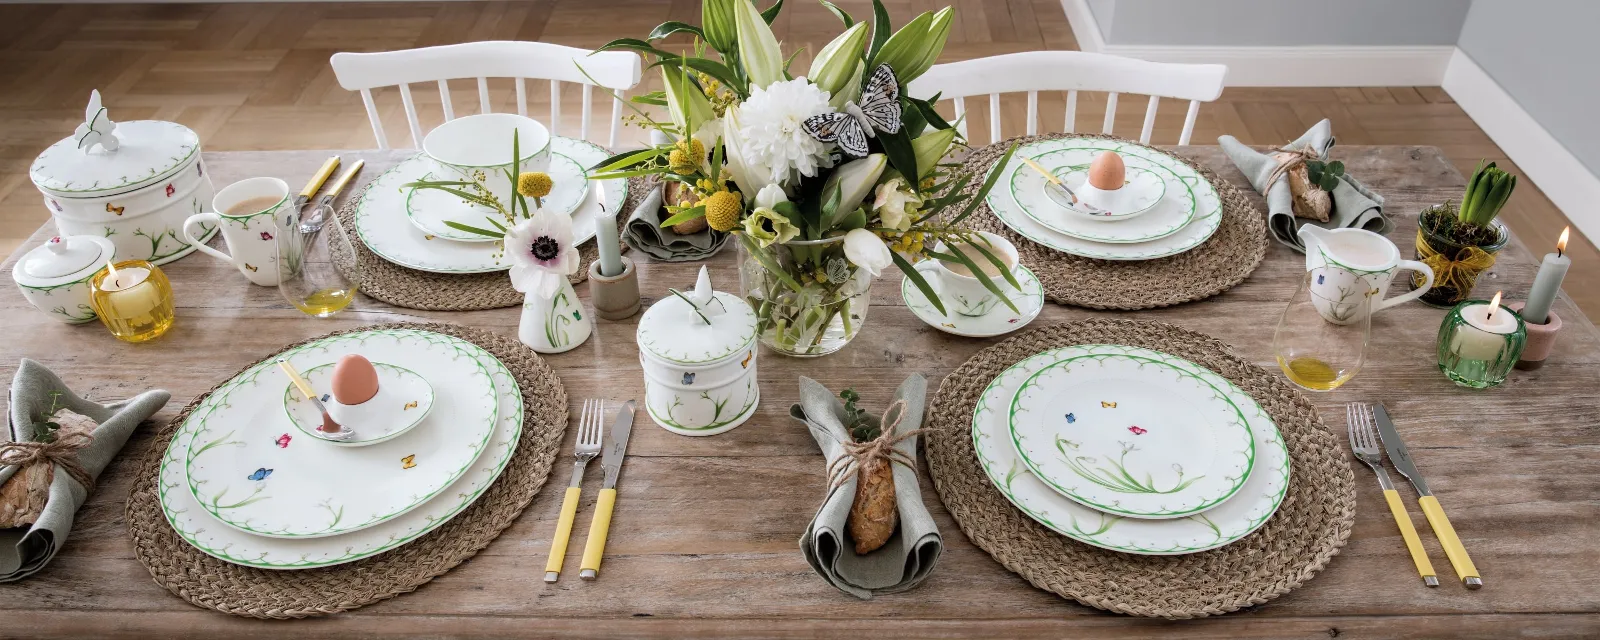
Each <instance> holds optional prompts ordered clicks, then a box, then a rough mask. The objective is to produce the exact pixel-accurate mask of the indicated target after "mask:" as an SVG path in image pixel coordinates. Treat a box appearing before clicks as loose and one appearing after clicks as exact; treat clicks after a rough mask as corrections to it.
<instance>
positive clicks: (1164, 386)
mask: <svg viewBox="0 0 1600 640" xmlns="http://www.w3.org/2000/svg"><path fill="white" fill-rule="evenodd" d="M1010 425H1011V439H1012V444H1013V445H1015V446H1016V448H1017V455H1019V456H1020V457H1021V458H1022V461H1023V463H1024V464H1026V465H1027V466H1028V469H1029V470H1030V471H1032V472H1033V474H1034V475H1035V476H1037V477H1038V478H1039V479H1040V480H1043V481H1044V482H1045V484H1047V485H1050V487H1051V488H1053V489H1055V490H1056V491H1058V492H1060V493H1061V495H1064V496H1066V497H1068V498H1071V499H1073V500H1076V501H1078V502H1080V503H1082V504H1083V505H1084V506H1088V507H1091V508H1094V509H1096V510H1099V511H1103V512H1106V513H1110V514H1114V515H1122V516H1129V517H1134V518H1182V517H1184V516H1191V515H1194V514H1197V513H1200V512H1202V511H1205V510H1207V509H1210V508H1212V507H1215V506H1217V505H1219V504H1222V503H1223V502H1224V501H1226V500H1227V499H1228V498H1231V497H1233V494H1234V493H1235V492H1237V491H1238V490H1239V488H1240V487H1241V486H1243V485H1244V482H1245V479H1246V478H1248V477H1249V475H1250V469H1251V466H1252V464H1254V461H1255V440H1254V439H1253V438H1252V437H1251V435H1250V426H1249V424H1247V423H1246V422H1245V419H1244V413H1243V412H1242V411H1240V410H1239V408H1238V407H1236V406H1235V405H1234V404H1233V401H1232V400H1230V399H1229V398H1228V396H1227V395H1226V394H1224V393H1222V392H1221V391H1218V390H1217V389H1216V388H1215V387H1213V386H1212V385H1211V384H1210V383H1208V382H1206V381H1205V380H1203V379H1201V378H1200V376H1199V375H1197V374H1195V373H1193V372H1192V371H1190V370H1189V369H1187V368H1183V367H1178V366H1174V365H1171V364H1168V363H1167V362H1165V361H1163V360H1155V359H1151V358H1141V357H1138V356H1130V355H1123V354H1117V353H1094V354H1083V355H1078V356H1072V357H1068V358H1062V359H1060V360H1058V361H1056V362H1054V363H1051V364H1049V365H1047V366H1045V367H1043V368H1041V369H1039V370H1038V371H1036V372H1034V373H1033V375H1032V376H1030V377H1029V378H1028V379H1027V380H1024V381H1023V383H1022V385H1021V386H1019V387H1018V388H1017V395H1016V396H1015V397H1014V398H1013V399H1012V401H1011V411H1010Z"/></svg>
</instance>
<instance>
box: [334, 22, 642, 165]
mask: <svg viewBox="0 0 1600 640" xmlns="http://www.w3.org/2000/svg"><path fill="white" fill-rule="evenodd" d="M591 53H592V52H591V51H589V50H587V49H577V48H574V47H564V46H561V45H558V44H548V43H544V42H511V41H495V42H469V43H466V44H452V45H445V46H439V47H425V48H422V49H406V50H402V51H385V52H382V53H336V54H333V58H331V59H330V60H329V63H331V64H332V65H333V73H334V75H335V76H337V77H338V78H339V86H342V87H344V88H345V89H348V90H351V91H360V92H361V102H362V103H364V104H365V105H366V107H367V119H368V120H371V121H372V134H373V135H374V136H375V137H377V139H378V148H380V149H388V148H389V138H388V136H386V135H384V133H383V122H382V121H381V120H380V119H379V118H378V108H377V105H376V104H374V103H373V101H372V90H373V89H374V88H378V87H388V86H398V87H399V88H400V101H401V102H402V103H403V104H404V105H405V108H406V121H407V123H409V124H410V125H411V142H412V144H413V145H415V146H416V147H417V148H421V147H422V137H423V131H422V126H421V125H420V124H419V123H418V122H417V107H416V104H415V103H414V102H413V101H412V99H411V87H410V85H411V84H412V83H418V82H437V83H438V84H439V99H440V100H441V101H442V102H443V105H442V106H443V107H444V119H445V121H446V122H448V121H450V120H454V119H455V117H456V114H455V109H454V107H453V105H451V103H450V87H449V84H448V81H449V80H453V79H458V78H477V79H478V103H479V112H480V113H490V109H489V82H488V79H489V78H513V79H515V80H516V87H517V113H519V114H521V115H524V116H526V115H528V92H527V87H526V79H530V78H531V79H536V80H549V81H550V119H549V120H548V121H546V122H545V123H544V124H545V125H546V126H547V127H549V129H550V133H551V134H555V133H557V132H558V129H559V127H560V125H561V83H562V82H573V83H577V84H579V85H581V86H582V87H583V88H582V91H583V120H582V123H583V124H582V127H581V129H580V131H579V137H580V138H583V139H585V140H587V139H588V138H589V118H590V111H592V109H591V98H590V90H591V88H592V86H591V83H590V80H589V78H585V77H584V75H583V72H582V71H579V70H578V66H577V65H579V64H581V65H583V69H584V70H585V71H588V72H589V75H590V76H592V77H593V78H594V81H595V82H597V83H598V84H599V85H600V86H602V87H605V88H607V89H611V90H612V91H613V92H615V93H616V94H617V95H618V96H621V95H623V94H624V93H625V92H626V91H627V90H628V89H632V88H633V87H634V86H635V85H637V84H639V74H640V62H639V56H638V55H637V54H635V53H633V52H630V51H602V52H600V53H594V54H593V55H590V54H591ZM622 109H623V105H622V101H621V100H620V99H618V100H615V101H613V103H612V105H611V134H610V137H608V138H607V140H606V146H607V147H608V148H610V147H615V146H616V144H617V131H618V130H619V129H620V128H621V125H622Z"/></svg>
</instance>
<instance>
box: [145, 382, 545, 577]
mask: <svg viewBox="0 0 1600 640" xmlns="http://www.w3.org/2000/svg"><path fill="white" fill-rule="evenodd" d="M478 361H479V362H480V363H482V364H483V366H484V367H485V368H487V369H488V370H489V371H490V372H491V373H492V374H493V376H494V385H495V390H496V393H497V396H498V402H499V405H498V411H497V414H498V415H499V422H498V423H497V424H496V426H495V431H494V435H493V436H491V437H490V440H489V445H488V447H487V448H486V450H485V451H484V453H483V455H482V456H481V457H479V458H478V461H477V462H476V463H475V464H474V465H473V466H472V469H471V470H470V471H468V472H467V473H466V474H464V475H462V476H461V478H459V479H457V480H456V481H455V483H454V484H451V485H450V487H449V488H448V489H446V490H444V491H442V492H440V493H439V495H438V496H436V497H434V499H432V500H429V501H428V502H427V503H426V504H423V505H422V506H421V507H418V508H416V509H412V510H411V511H408V512H406V513H405V514H404V515H401V516H399V517H396V518H395V519H393V520H390V521H388V522H384V523H382V524H379V525H376V526H372V527H368V528H366V529H362V530H360V531H352V532H350V533H346V534H344V535H341V536H338V537H334V538H295V539H286V538H268V537H265V536H258V535H254V534H250V533H245V532H243V531H240V530H238V529H234V528H231V527H222V526H217V521H216V520H215V519H213V518H212V517H211V514H210V513H208V512H207V511H206V510H205V509H204V508H202V507H201V506H200V503H199V502H197V501H195V499H194V495H193V494H191V493H190V492H189V490H188V488H187V487H186V486H185V484H186V481H185V479H184V476H183V467H184V465H183V460H184V459H185V458H186V457H187V456H188V454H189V450H190V447H191V445H192V444H193V442H194V434H193V433H189V432H182V431H180V432H179V433H178V434H177V435H175V436H174V437H173V439H172V445H171V446H170V447H169V448H168V449H167V453H166V456H165V457H164V458H163V459H162V461H161V472H160V476H159V477H160V480H159V482H160V494H159V495H160V498H161V508H162V510H163V511H164V512H165V514H166V517H167V522H169V523H171V524H172V528H173V530H174V531H176V532H177V533H178V536H179V537H181V538H183V539H184V541H185V542H188V543H189V544H190V545H193V546H194V547H195V548H196V549H199V550H201V551H203V552H205V553H206V554H208V555H211V556H213V557H215V558H217V559H219V560H222V561H224V562H231V563H233V564H239V565H244V566H247V567H255V568H258V569H312V568H316V567H327V566H333V565H336V564H343V563H346V562H354V561H356V560H360V559H362V558H368V557H371V556H374V555H377V554H380V553H383V552H385V551H388V550H390V549H394V548H395V547H399V546H401V545H403V544H406V543H408V542H410V541H412V540H415V539H417V538H418V537H421V536H422V535H424V534H426V533H428V532H429V531H432V530H434V529H435V528H438V527H439V526H440V525H443V524H444V523H446V522H449V521H450V519H451V518H452V517H454V516H455V515H456V514H458V513H460V512H461V511H462V510H464V509H466V508H467V507H468V506H470V505H471V504H472V503H473V501H475V500H477V498H478V496H480V495H483V492H484V491H485V490H487V489H488V488H489V485H491V484H493V483H494V481H495V479H496V478H498V477H500V472H501V471H504V470H505V468H506V464H507V463H509V462H510V461H511V454H512V453H514V452H515V451H516V449H517V441H518V439H519V438H521V437H522V390H521V389H520V388H519V386H518V385H517V381H516V380H515V379H514V378H512V377H511V372H510V371H508V370H506V368H505V366H504V365H502V364H501V363H500V361H499V360H497V359H495V358H494V356H491V355H489V354H487V353H485V354H483V355H482V356H481V357H479V358H478ZM297 444H300V443H299V442H298V439H296V441H295V442H291V443H290V446H294V445H297Z"/></svg>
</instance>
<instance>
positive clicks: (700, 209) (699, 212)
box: [661, 205, 706, 227]
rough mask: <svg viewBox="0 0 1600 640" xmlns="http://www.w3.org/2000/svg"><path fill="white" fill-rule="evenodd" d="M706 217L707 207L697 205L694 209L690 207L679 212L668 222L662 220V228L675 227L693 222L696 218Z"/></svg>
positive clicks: (668, 219)
mask: <svg viewBox="0 0 1600 640" xmlns="http://www.w3.org/2000/svg"><path fill="white" fill-rule="evenodd" d="M705 215H706V207H705V205H695V206H693V207H689V208H688V209H684V210H682V211H679V212H678V213H677V214H675V215H673V216H672V217H670V218H667V219H666V220H662V221H661V226H662V227H670V226H672V225H675V224H682V223H685V222H688V221H690V220H693V219H695V218H701V217H705Z"/></svg>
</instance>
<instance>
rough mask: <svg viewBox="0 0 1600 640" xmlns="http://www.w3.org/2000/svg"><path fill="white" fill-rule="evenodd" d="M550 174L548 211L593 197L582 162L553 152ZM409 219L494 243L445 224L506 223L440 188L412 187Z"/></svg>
mask: <svg viewBox="0 0 1600 640" xmlns="http://www.w3.org/2000/svg"><path fill="white" fill-rule="evenodd" d="M601 159H602V160H603V159H604V158H601ZM548 173H549V175H550V180H551V186H550V194H549V195H547V196H545V197H544V198H542V199H541V200H542V203H543V205H544V207H543V208H544V210H546V211H551V212H554V213H558V214H561V215H571V214H572V212H574V211H576V210H577V209H578V207H579V206H581V205H582V204H583V202H584V200H585V199H586V198H588V196H589V178H588V172H587V171H585V170H584V168H583V166H582V165H580V164H578V161H576V160H573V159H572V158H568V157H566V156H564V155H561V154H559V153H552V154H550V171H549V172H548ZM422 179H424V180H438V179H441V178H440V177H439V175H438V174H436V173H430V174H428V175H425V176H423V177H422ZM443 179H452V178H443ZM528 204H529V205H530V206H533V205H534V202H533V199H532V198H529V199H528ZM406 218H408V219H410V220H411V224H414V225H416V226H417V228H418V229H421V230H422V232H423V233H425V234H429V235H432V236H434V237H436V238H444V239H446V240H455V241H456V242H494V241H495V239H494V238H491V237H489V236H486V235H483V234H481V233H472V232H470V231H462V230H460V229H456V228H454V227H451V226H450V225H448V224H445V223H446V222H454V223H457V224H464V225H467V226H469V227H477V228H479V229H494V226H492V225H491V224H490V223H489V219H494V220H495V221H496V222H499V223H500V224H505V220H504V219H502V218H501V217H500V214H499V213H497V212H495V211H494V210H493V209H489V208H488V207H483V206H480V205H476V204H472V203H470V202H467V201H465V200H462V199H461V198H460V196H456V195H453V194H450V193H448V192H445V191H440V190H438V189H412V190H411V193H409V194H406Z"/></svg>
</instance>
